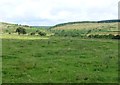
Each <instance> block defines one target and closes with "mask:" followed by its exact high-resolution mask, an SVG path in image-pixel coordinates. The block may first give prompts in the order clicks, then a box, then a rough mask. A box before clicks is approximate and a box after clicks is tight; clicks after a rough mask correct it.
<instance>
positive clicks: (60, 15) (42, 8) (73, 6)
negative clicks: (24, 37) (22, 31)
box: [0, 0, 119, 25]
mask: <svg viewBox="0 0 120 85" xmlns="http://www.w3.org/2000/svg"><path fill="white" fill-rule="evenodd" d="M118 1H119V0H0V22H9V23H18V24H27V25H55V24H58V23H63V22H72V21H92V20H93V21H95V20H106V19H117V18H118Z"/></svg>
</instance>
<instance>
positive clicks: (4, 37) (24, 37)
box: [0, 34, 48, 40]
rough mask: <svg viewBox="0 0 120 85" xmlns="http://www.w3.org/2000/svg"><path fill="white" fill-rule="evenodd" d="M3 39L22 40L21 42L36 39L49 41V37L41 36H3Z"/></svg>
mask: <svg viewBox="0 0 120 85" xmlns="http://www.w3.org/2000/svg"><path fill="white" fill-rule="evenodd" d="M0 38H1V39H20V40H35V39H48V37H41V36H28V35H16V34H12V35H11V34H3V35H1V36H0Z"/></svg>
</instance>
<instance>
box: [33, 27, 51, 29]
mask: <svg viewBox="0 0 120 85" xmlns="http://www.w3.org/2000/svg"><path fill="white" fill-rule="evenodd" d="M31 27H35V28H45V29H49V28H50V27H52V26H31Z"/></svg>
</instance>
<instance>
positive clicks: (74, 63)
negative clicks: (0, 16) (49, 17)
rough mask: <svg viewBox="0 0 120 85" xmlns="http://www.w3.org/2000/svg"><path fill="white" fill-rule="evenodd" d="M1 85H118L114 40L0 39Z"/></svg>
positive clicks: (116, 43) (116, 54) (116, 49)
mask: <svg viewBox="0 0 120 85" xmlns="http://www.w3.org/2000/svg"><path fill="white" fill-rule="evenodd" d="M2 42H3V45H2V47H3V53H2V60H3V71H2V78H3V83H10V82H15V83H65V82H67V83H68V82H75V83H83V82H84V83H88V82H89V83H107V82H109V83H110V82H118V81H117V79H118V69H117V68H118V67H117V66H118V62H117V61H118V42H117V40H103V39H79V38H77V37H76V38H72V37H66V38H65V37H63V38H62V37H61V38H60V37H51V38H49V39H46V40H25V41H24V40H19V39H4V38H3V40H2Z"/></svg>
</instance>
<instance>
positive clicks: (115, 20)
mask: <svg viewBox="0 0 120 85" xmlns="http://www.w3.org/2000/svg"><path fill="white" fill-rule="evenodd" d="M115 22H120V20H119V19H113V20H101V21H77V22H67V23H61V24H57V25H55V26H52V27H50V28H55V27H60V26H64V25H72V24H81V23H82V24H83V23H115Z"/></svg>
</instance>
